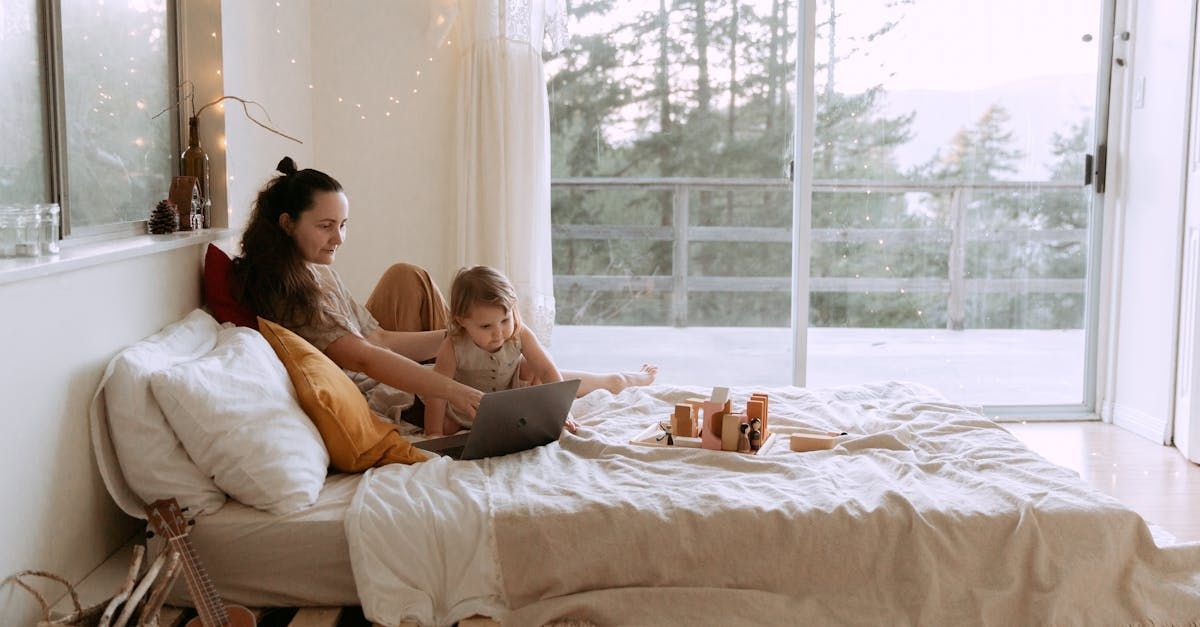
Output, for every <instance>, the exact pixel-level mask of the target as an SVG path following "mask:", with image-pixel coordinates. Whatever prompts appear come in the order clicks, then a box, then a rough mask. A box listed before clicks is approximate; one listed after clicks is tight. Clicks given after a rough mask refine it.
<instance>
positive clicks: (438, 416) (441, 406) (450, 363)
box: [425, 337, 458, 435]
mask: <svg viewBox="0 0 1200 627" xmlns="http://www.w3.org/2000/svg"><path fill="white" fill-rule="evenodd" d="M457 370H458V360H457V359H455V357H454V343H453V342H451V341H450V338H449V337H447V338H446V339H444V340H442V345H441V347H439V348H438V352H437V362H436V363H434V365H433V371H434V372H436V373H438V374H440V375H444V376H447V377H450V378H452V379H453V378H454V373H455V372H456V371H457ZM445 425H446V401H444V400H442V399H440V398H426V399H425V435H443V434H444V433H445V432H446V426H445Z"/></svg>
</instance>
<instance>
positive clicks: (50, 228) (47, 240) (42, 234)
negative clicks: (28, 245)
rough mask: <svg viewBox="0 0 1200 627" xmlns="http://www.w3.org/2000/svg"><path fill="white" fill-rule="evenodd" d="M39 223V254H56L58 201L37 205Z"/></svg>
mask: <svg viewBox="0 0 1200 627" xmlns="http://www.w3.org/2000/svg"><path fill="white" fill-rule="evenodd" d="M37 208H38V218H39V220H40V222H39V224H40V226H39V229H38V230H39V236H38V245H39V247H40V254H43V255H57V254H58V253H59V250H60V249H59V246H58V225H59V221H60V219H61V218H60V217H59V214H60V213H61V210H60V209H59V206H58V203H49V204H43V205H37Z"/></svg>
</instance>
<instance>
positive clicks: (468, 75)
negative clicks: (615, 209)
mask: <svg viewBox="0 0 1200 627" xmlns="http://www.w3.org/2000/svg"><path fill="white" fill-rule="evenodd" d="M433 8H434V11H433V13H432V20H431V23H430V33H431V36H433V37H434V38H435V39H437V40H438V43H439V44H440V43H441V42H442V41H444V40H445V38H447V37H455V38H457V41H452V45H453V47H455V48H457V49H458V50H459V52H460V54H462V59H461V64H460V68H459V72H460V75H459V80H458V96H457V107H458V124H457V126H458V137H457V147H456V150H455V157H456V159H455V162H456V168H457V171H456V183H457V186H458V202H457V204H458V241H457V243H456V245H457V253H458V254H457V260H458V264H459V265H460V266H470V265H476V264H485V265H489V266H494V267H496V268H498V269H499V270H501V271H502V272H504V273H505V275H507V276H508V278H509V279H510V280H511V281H512V283H513V286H514V287H515V288H516V290H517V296H518V298H519V299H520V302H521V319H522V322H523V323H524V324H525V325H527V326H528V327H530V328H531V329H532V330H533V332H534V333H536V334H537V336H538V338H539V339H541V340H542V342H543V343H547V344H548V343H549V340H550V333H551V331H552V329H553V327H554V272H553V268H552V267H551V263H550V256H551V242H550V127H549V110H548V106H547V101H546V77H545V72H544V69H543V67H542V47H543V42H544V41H546V40H547V39H548V40H549V41H548V42H547V49H548V50H550V51H551V52H558V51H559V50H560V49H561V48H562V46H563V44H564V43H565V41H566V13H565V8H564V6H563V3H562V0H435V2H434V5H433ZM451 24H453V25H454V26H456V28H454V29H453V30H451V28H450V26H451ZM547 35H548V37H547Z"/></svg>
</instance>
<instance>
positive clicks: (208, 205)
mask: <svg viewBox="0 0 1200 627" xmlns="http://www.w3.org/2000/svg"><path fill="white" fill-rule="evenodd" d="M179 174H180V175H182V176H194V177H196V180H197V181H199V183H200V201H201V203H202V204H203V209H202V216H201V221H202V226H203V227H204V228H206V229H207V228H209V227H211V226H212V220H211V218H210V216H211V214H212V197H211V196H210V195H209V193H208V190H209V186H208V183H209V181H208V155H207V154H205V153H204V149H203V148H201V147H200V120H199V119H197V118H196V117H195V116H192V117H191V118H188V147H187V150H184V151H183V154H182V155H180V157H179Z"/></svg>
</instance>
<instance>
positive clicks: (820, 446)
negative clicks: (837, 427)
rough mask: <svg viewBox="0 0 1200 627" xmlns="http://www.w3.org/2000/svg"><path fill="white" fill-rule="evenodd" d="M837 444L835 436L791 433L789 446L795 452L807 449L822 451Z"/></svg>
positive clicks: (802, 451)
mask: <svg viewBox="0 0 1200 627" xmlns="http://www.w3.org/2000/svg"><path fill="white" fill-rule="evenodd" d="M836 444H837V436H832V435H817V434H815V433H793V434H792V436H791V442H790V443H789V446H790V448H791V449H792V450H793V451H796V452H797V453H804V452H807V451H824V450H828V449H831V448H833V447H834V445H836Z"/></svg>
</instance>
